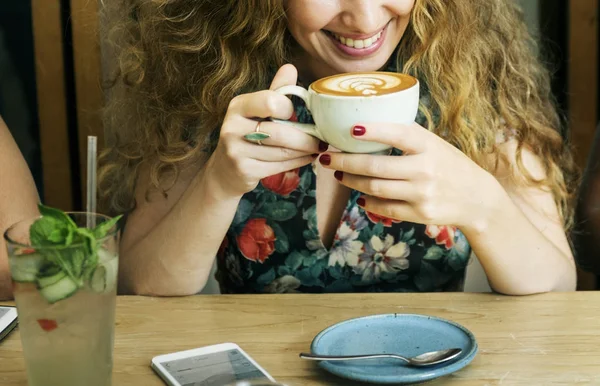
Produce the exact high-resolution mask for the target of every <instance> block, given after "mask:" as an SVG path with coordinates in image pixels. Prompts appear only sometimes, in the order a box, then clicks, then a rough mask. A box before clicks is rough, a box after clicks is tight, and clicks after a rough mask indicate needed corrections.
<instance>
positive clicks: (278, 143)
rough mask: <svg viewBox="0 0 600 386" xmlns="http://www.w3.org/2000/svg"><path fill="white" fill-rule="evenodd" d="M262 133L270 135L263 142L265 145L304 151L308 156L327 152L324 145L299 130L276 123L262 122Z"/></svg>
mask: <svg viewBox="0 0 600 386" xmlns="http://www.w3.org/2000/svg"><path fill="white" fill-rule="evenodd" d="M260 131H262V132H263V133H266V134H269V136H270V137H269V138H268V139H265V140H264V141H262V143H263V144H264V145H267V146H273V147H282V148H287V149H292V150H298V151H302V152H305V153H308V154H314V153H322V152H323V151H325V150H327V148H326V147H324V144H323V143H321V141H320V140H319V139H317V138H315V137H312V136H310V135H308V134H306V133H304V132H302V131H300V130H298V129H295V128H293V127H291V126H288V125H282V124H279V123H276V122H262V123H261V124H260Z"/></svg>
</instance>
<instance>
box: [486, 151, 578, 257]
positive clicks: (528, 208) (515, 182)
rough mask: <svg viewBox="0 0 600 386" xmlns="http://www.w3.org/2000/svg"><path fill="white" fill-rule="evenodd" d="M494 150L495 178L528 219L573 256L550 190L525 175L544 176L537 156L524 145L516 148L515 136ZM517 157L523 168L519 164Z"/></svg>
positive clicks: (542, 165) (541, 177)
mask: <svg viewBox="0 0 600 386" xmlns="http://www.w3.org/2000/svg"><path fill="white" fill-rule="evenodd" d="M497 151H498V152H497V153H496V154H495V156H498V158H497V166H496V168H495V170H494V171H493V174H494V176H495V177H496V179H497V180H498V181H499V182H500V184H501V185H502V187H503V188H504V189H505V190H506V192H507V193H508V195H509V196H510V197H511V199H512V200H513V202H514V203H515V204H516V205H517V206H518V207H519V208H520V209H521V211H522V212H523V213H524V214H525V215H526V216H527V218H528V219H529V221H530V222H531V223H532V224H533V225H534V226H536V228H538V230H539V231H540V232H542V233H543V234H544V235H545V236H546V237H547V238H548V239H549V240H551V241H552V242H553V243H554V244H555V245H556V246H557V247H558V248H559V249H560V250H562V251H563V252H565V253H566V254H568V255H569V256H572V252H571V248H570V246H569V242H568V239H567V235H566V233H565V230H564V225H563V219H562V217H561V215H560V211H559V208H558V205H557V203H556V201H555V199H554V196H553V194H552V192H551V191H550V190H549V189H548V188H547V187H543V186H540V185H536V184H532V183H531V182H530V181H528V179H527V174H528V175H529V176H530V177H532V178H533V179H534V180H538V181H540V180H544V179H545V178H546V169H545V167H544V164H543V162H542V159H541V158H540V156H539V155H538V154H537V153H536V152H535V151H534V150H533V149H531V148H529V147H527V146H522V147H521V149H520V150H519V146H518V142H517V141H516V140H515V139H507V140H506V141H504V142H502V143H499V144H498V148H497ZM519 158H520V160H521V165H522V168H519V167H518V159H519Z"/></svg>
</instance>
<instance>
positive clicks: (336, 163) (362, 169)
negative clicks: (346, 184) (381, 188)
mask: <svg viewBox="0 0 600 386" xmlns="http://www.w3.org/2000/svg"><path fill="white" fill-rule="evenodd" d="M419 160H420V159H419V157H418V156H410V157H407V156H399V157H390V156H382V155H370V154H348V153H325V154H322V155H321V156H320V157H319V162H320V163H321V164H322V165H323V166H324V167H326V168H327V169H332V170H339V171H341V172H344V173H348V174H354V175H360V176H367V177H377V178H381V179H389V180H406V179H410V178H414V177H415V176H416V174H417V173H419V170H420V168H419V164H418V163H419Z"/></svg>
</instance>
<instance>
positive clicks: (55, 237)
mask: <svg viewBox="0 0 600 386" xmlns="http://www.w3.org/2000/svg"><path fill="white" fill-rule="evenodd" d="M67 233H68V232H67ZM66 236H67V235H65V232H64V229H59V228H56V229H54V230H53V231H52V232H50V235H49V236H48V241H52V242H53V243H54V244H64V243H65V240H66V238H67V237H66Z"/></svg>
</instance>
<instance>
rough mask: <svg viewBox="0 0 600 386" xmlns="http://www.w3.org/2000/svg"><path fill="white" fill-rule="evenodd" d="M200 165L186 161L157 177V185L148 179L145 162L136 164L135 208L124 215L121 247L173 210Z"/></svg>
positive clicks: (146, 232)
mask: <svg viewBox="0 0 600 386" xmlns="http://www.w3.org/2000/svg"><path fill="white" fill-rule="evenodd" d="M202 165H203V163H202V162H189V163H188V164H186V165H183V166H181V167H180V168H179V172H178V173H177V174H175V173H167V174H166V175H164V176H161V179H160V185H159V186H158V187H156V186H155V185H154V183H153V182H152V178H151V172H150V167H149V165H148V164H143V165H142V166H141V167H140V171H139V176H138V179H137V181H136V188H135V196H134V197H135V208H134V210H133V211H132V212H131V213H130V214H129V216H128V218H127V225H126V228H125V232H124V235H123V244H124V248H125V249H127V246H130V245H133V244H135V243H137V242H138V241H139V240H140V239H141V238H143V237H144V236H145V235H146V234H148V233H149V232H150V231H151V230H152V229H153V228H154V227H155V226H156V224H158V223H159V222H160V221H161V220H162V218H163V217H165V216H166V215H167V214H168V213H169V212H170V211H171V210H172V209H173V207H174V206H175V204H177V202H178V201H179V200H180V199H181V197H182V196H183V194H184V193H185V192H186V190H187V189H188V187H189V186H190V184H191V183H192V181H193V180H194V178H195V177H196V176H197V175H198V172H199V171H200V169H201V168H202Z"/></svg>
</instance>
